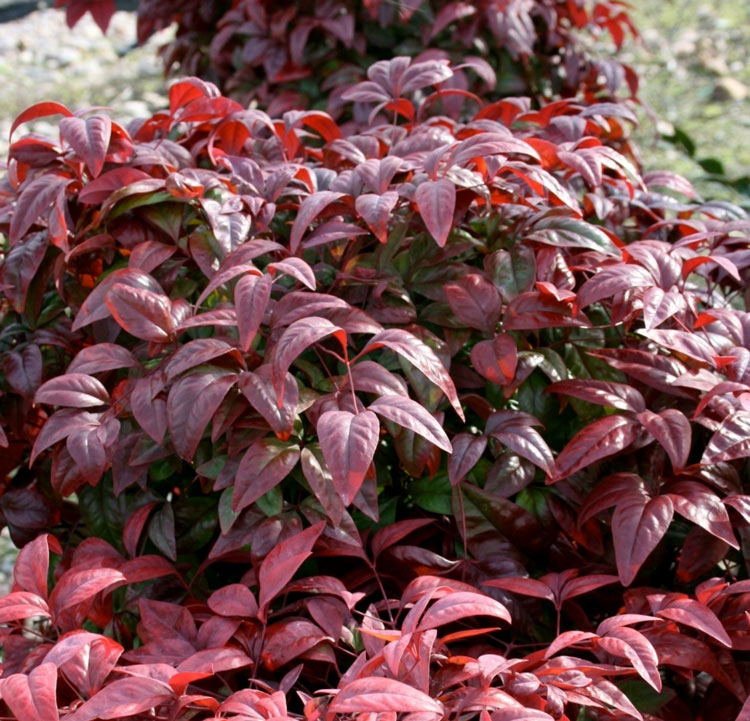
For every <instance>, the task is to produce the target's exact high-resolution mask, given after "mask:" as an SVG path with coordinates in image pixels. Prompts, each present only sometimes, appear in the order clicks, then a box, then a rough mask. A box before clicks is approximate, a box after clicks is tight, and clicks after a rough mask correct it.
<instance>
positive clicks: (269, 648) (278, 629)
mask: <svg viewBox="0 0 750 721" xmlns="http://www.w3.org/2000/svg"><path fill="white" fill-rule="evenodd" d="M326 640H327V641H333V639H332V638H331V637H330V636H328V635H327V634H326V633H325V631H323V630H321V629H320V627H318V626H316V625H315V624H314V623H312V622H310V621H307V620H306V619H303V618H287V619H284V620H283V621H280V622H279V623H274V624H273V625H271V626H269V627H268V629H267V630H266V641H265V643H264V644H263V651H262V652H261V658H262V659H263V663H264V664H265V665H266V668H268V669H269V670H271V671H275V670H276V669H277V668H280V667H281V666H283V665H285V664H287V663H289V661H292V660H293V659H295V658H297V657H298V656H301V655H302V654H303V653H306V652H307V651H309V650H310V649H311V648H313V647H315V646H317V645H318V644H319V643H321V641H326Z"/></svg>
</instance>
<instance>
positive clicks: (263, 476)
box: [232, 438, 300, 512]
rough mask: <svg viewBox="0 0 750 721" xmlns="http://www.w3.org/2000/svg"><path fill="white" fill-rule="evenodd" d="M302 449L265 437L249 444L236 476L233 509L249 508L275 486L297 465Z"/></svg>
mask: <svg viewBox="0 0 750 721" xmlns="http://www.w3.org/2000/svg"><path fill="white" fill-rule="evenodd" d="M299 456H300V449H299V446H298V445H297V444H295V443H282V442H281V441H277V440H276V439H274V438H263V439H261V440H259V441H256V442H255V443H254V444H253V445H252V446H250V448H248V450H247V452H246V453H245V455H244V456H243V457H242V460H241V461H240V465H239V467H238V468H237V475H236V477H235V479H234V494H233V496H232V509H233V510H234V511H235V512H239V511H241V510H242V509H243V508H247V506H249V505H250V504H251V503H255V501H257V500H258V499H259V498H260V497H261V496H263V495H265V494H266V493H268V491H270V490H271V489H273V488H275V487H276V486H277V485H278V484H279V483H281V481H283V480H284V479H285V478H286V477H287V476H288V475H289V474H290V473H291V471H292V469H293V468H294V466H296V465H297V461H298V460H299Z"/></svg>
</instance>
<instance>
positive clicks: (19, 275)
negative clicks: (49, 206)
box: [0, 215, 49, 313]
mask: <svg viewBox="0 0 750 721" xmlns="http://www.w3.org/2000/svg"><path fill="white" fill-rule="evenodd" d="M14 217H15V215H14ZM34 220H35V219H32V220H31V223H33V222H34ZM31 223H30V224H31ZM30 224H29V225H30ZM28 227H29V226H27V228H28ZM23 232H24V233H25V232H26V230H24V231H23ZM48 246H49V234H48V233H46V232H39V233H32V234H31V235H29V236H28V237H26V238H24V240H23V242H21V243H16V244H15V245H13V246H11V248H10V250H8V251H7V254H6V255H5V258H4V260H3V264H2V267H0V282H2V286H3V293H4V295H5V296H6V297H7V298H8V300H10V302H11V304H12V306H13V310H15V311H16V312H17V313H23V309H24V307H25V306H26V295H27V294H28V292H29V288H30V287H31V281H32V280H33V278H34V277H36V274H37V271H38V270H39V266H41V264H42V261H43V260H44V256H45V253H46V252H47V247H48Z"/></svg>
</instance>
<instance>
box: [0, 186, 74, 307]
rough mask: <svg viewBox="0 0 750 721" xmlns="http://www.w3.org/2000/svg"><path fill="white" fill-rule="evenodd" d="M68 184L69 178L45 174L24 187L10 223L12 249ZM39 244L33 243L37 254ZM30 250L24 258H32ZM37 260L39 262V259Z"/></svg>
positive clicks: (19, 252)
mask: <svg viewBox="0 0 750 721" xmlns="http://www.w3.org/2000/svg"><path fill="white" fill-rule="evenodd" d="M68 183H70V178H68V177H64V176H62V175H52V174H46V175H41V176H39V177H38V178H35V179H34V180H32V181H31V182H30V183H29V184H28V185H27V186H25V187H24V189H23V190H22V191H21V195H20V196H19V198H18V201H17V202H16V207H15V209H14V210H13V217H12V219H11V221H10V229H9V233H8V237H9V238H10V243H11V247H14V246H15V245H16V244H17V243H18V242H19V241H20V240H21V239H22V238H23V236H24V235H26V231H27V230H28V229H29V228H31V226H32V225H34V223H36V222H37V220H39V217H40V216H41V215H42V214H43V213H45V212H46V211H48V210H49V209H50V208H51V207H52V206H53V204H54V203H55V201H56V200H57V199H58V198H59V197H61V196H64V194H65V188H66V187H67V185H68ZM48 237H49V236H47V237H45V238H44V247H45V248H46V247H47V238H48ZM41 243H42V239H41V238H40V239H39V240H37V241H36V242H35V246H34V247H35V249H36V251H37V252H40V251H39V245H40V244H41ZM31 250H32V249H29V250H27V251H24V253H23V255H24V256H25V257H29V256H33V255H34V254H33V253H32V252H31ZM17 253H18V255H17V256H16V257H18V259H19V260H20V259H21V257H20V254H21V251H17ZM42 255H43V253H42ZM39 260H40V262H41V258H40V259H39ZM5 272H7V271H4V273H5ZM29 277H31V276H29ZM16 287H17V293H20V292H21V291H20V288H18V286H16Z"/></svg>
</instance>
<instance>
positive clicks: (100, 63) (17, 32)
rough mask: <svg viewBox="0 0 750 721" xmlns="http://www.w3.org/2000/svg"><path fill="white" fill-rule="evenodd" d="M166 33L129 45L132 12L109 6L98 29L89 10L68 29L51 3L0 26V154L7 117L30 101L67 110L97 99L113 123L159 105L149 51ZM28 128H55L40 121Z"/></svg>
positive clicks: (155, 64) (158, 78)
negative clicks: (108, 17)
mask: <svg viewBox="0 0 750 721" xmlns="http://www.w3.org/2000/svg"><path fill="white" fill-rule="evenodd" d="M169 36H170V31H168V30H167V31H164V32H162V33H159V34H158V35H155V36H154V37H152V38H151V39H150V40H149V42H148V43H147V44H146V45H145V46H143V47H135V38H136V31H135V15H134V14H133V13H126V12H117V13H115V15H114V17H113V18H112V22H111V24H110V27H109V30H108V32H107V35H106V36H104V35H102V33H101V30H100V29H99V28H98V27H97V25H96V24H95V23H94V21H93V20H92V19H91V17H90V16H89V15H86V16H85V17H84V18H83V19H82V20H81V22H79V23H78V25H76V27H75V29H74V30H73V31H70V30H69V29H68V27H67V26H66V25H65V15H64V13H63V12H62V11H61V10H54V9H51V8H48V9H44V10H39V11H37V12H34V13H32V14H30V15H27V16H26V17H25V18H21V19H19V20H15V21H12V22H9V23H5V24H3V25H2V26H0V83H2V86H3V93H2V96H0V157H2V156H4V155H5V153H6V151H7V140H8V131H9V130H10V125H11V123H12V122H13V118H15V116H16V115H17V114H18V113H20V112H21V111H22V110H23V109H24V108H26V107H28V106H29V105H31V104H32V103H36V102H40V101H43V100H56V101H57V102H60V103H63V104H64V105H67V106H68V107H69V108H70V109H71V110H79V109H82V108H87V107H96V106H104V107H108V108H111V109H112V115H113V117H114V118H116V119H117V120H118V122H120V123H124V122H127V121H128V120H131V119H132V118H135V117H142V116H145V115H149V114H150V113H151V112H152V111H153V110H155V109H156V108H161V107H164V105H165V103H166V99H165V97H166V94H165V84H164V80H163V77H162V69H161V60H160V59H159V58H158V57H157V55H156V51H157V49H158V47H159V46H160V45H162V44H163V43H164V42H166V40H167V39H168V38H169ZM51 120H53V121H54V120H55V118H52V119H51ZM30 127H31V128H32V129H33V130H34V131H36V132H40V133H43V134H47V135H52V136H53V137H54V136H56V135H57V130H56V125H54V124H53V123H52V122H48V121H46V120H40V121H37V122H34V123H31V124H30Z"/></svg>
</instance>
